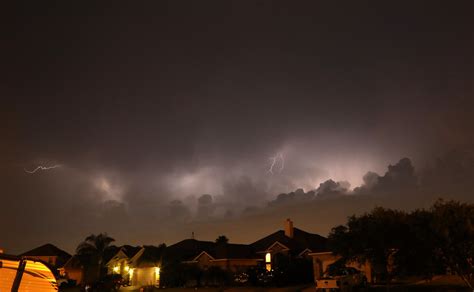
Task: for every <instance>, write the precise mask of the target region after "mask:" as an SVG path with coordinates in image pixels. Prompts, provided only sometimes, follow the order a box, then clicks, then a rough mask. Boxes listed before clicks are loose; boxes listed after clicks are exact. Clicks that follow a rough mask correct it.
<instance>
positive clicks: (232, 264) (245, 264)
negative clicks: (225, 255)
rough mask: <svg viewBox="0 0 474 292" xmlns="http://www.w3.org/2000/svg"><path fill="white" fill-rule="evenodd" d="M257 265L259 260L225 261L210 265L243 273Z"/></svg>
mask: <svg viewBox="0 0 474 292" xmlns="http://www.w3.org/2000/svg"><path fill="white" fill-rule="evenodd" d="M257 264H258V260H256V259H225V260H214V261H210V265H212V266H216V267H220V268H222V269H224V270H229V271H232V272H240V271H242V272H243V271H245V270H247V269H248V268H249V267H255V266H257Z"/></svg>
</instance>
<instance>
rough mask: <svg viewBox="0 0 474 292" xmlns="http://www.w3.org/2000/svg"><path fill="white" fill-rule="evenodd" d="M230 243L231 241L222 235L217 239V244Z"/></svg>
mask: <svg viewBox="0 0 474 292" xmlns="http://www.w3.org/2000/svg"><path fill="white" fill-rule="evenodd" d="M228 242H229V239H228V238H227V236H225V235H220V236H219V237H217V238H216V243H217V244H226V243H228Z"/></svg>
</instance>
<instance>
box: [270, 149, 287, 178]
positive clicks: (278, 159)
mask: <svg viewBox="0 0 474 292" xmlns="http://www.w3.org/2000/svg"><path fill="white" fill-rule="evenodd" d="M270 160H271V162H272V163H271V165H270V168H269V169H268V172H269V173H271V174H273V170H274V168H275V167H276V166H277V165H279V166H280V167H279V168H278V171H279V172H282V171H283V169H284V168H285V157H284V156H283V154H282V153H278V154H277V155H275V156H273V157H270Z"/></svg>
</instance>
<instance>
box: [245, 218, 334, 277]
mask: <svg viewBox="0 0 474 292" xmlns="http://www.w3.org/2000/svg"><path fill="white" fill-rule="evenodd" d="M326 243H327V239H326V238H325V237H323V236H321V235H318V234H314V233H309V232H306V231H303V230H301V229H298V228H295V227H294V226H293V221H291V220H290V219H286V220H285V222H284V230H278V231H276V232H274V233H272V234H270V235H268V236H266V237H264V238H262V239H259V240H257V241H255V242H254V243H252V244H251V245H250V246H251V247H252V249H253V250H255V253H256V254H257V255H259V257H260V258H261V259H262V260H264V261H265V268H266V269H267V270H268V271H270V270H271V269H272V264H275V258H276V256H277V255H285V256H290V257H300V258H304V257H309V254H310V253H313V252H321V251H326V250H327V247H326Z"/></svg>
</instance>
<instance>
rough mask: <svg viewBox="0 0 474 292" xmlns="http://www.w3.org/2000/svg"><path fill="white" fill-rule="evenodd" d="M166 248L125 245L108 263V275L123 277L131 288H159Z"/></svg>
mask: <svg viewBox="0 0 474 292" xmlns="http://www.w3.org/2000/svg"><path fill="white" fill-rule="evenodd" d="M164 249H165V246H158V247H156V246H143V247H133V246H129V245H125V246H122V247H120V248H119V250H118V252H116V254H115V255H114V256H112V258H111V259H110V260H109V261H108V262H107V264H106V267H107V274H111V275H113V274H115V275H121V276H122V279H123V280H124V281H125V282H126V283H128V284H129V285H131V286H158V285H159V284H160V267H161V262H162V254H163V250H164Z"/></svg>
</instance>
